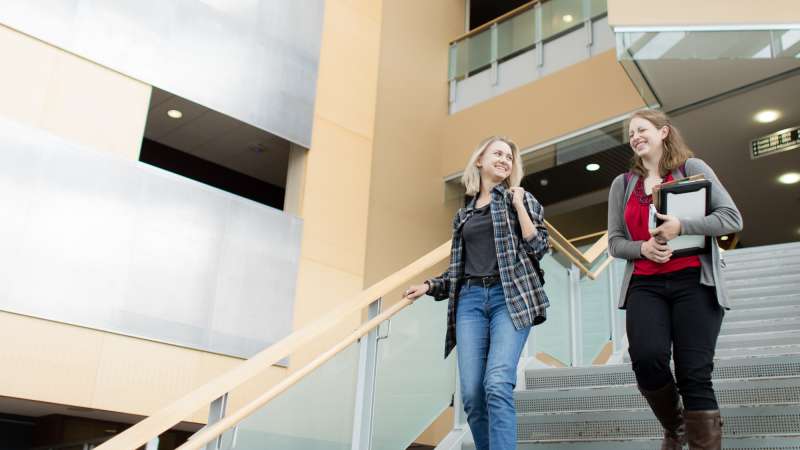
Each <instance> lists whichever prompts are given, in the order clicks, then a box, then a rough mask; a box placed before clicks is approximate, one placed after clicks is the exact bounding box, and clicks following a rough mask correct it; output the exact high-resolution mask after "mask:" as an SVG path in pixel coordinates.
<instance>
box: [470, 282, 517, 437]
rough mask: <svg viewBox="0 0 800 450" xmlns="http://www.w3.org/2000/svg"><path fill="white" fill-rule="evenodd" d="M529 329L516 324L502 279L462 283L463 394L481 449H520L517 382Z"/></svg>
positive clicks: (472, 427) (473, 431) (471, 425)
mask: <svg viewBox="0 0 800 450" xmlns="http://www.w3.org/2000/svg"><path fill="white" fill-rule="evenodd" d="M529 332H530V328H524V329H522V330H517V329H516V328H514V324H513V323H512V322H511V316H510V315H509V313H508V309H507V307H506V299H505V296H504V295H503V287H502V285H501V284H500V283H496V284H494V285H492V286H490V287H488V288H486V287H483V286H482V285H480V284H479V283H470V284H465V285H464V286H463V287H462V288H461V292H460V294H459V297H458V304H457V307H456V337H457V339H458V345H456V350H457V352H458V368H459V374H460V380H461V397H462V399H463V402H464V411H466V413H467V421H468V422H469V427H470V430H471V431H472V436H473V438H474V439H475V447H476V448H477V450H490V449H491V450H514V449H516V448H517V415H516V411H515V409H514V386H515V384H516V382H517V362H518V361H519V356H520V353H522V348H523V347H524V346H525V341H526V340H527V339H528V333H529Z"/></svg>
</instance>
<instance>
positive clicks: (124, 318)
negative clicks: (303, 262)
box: [0, 120, 302, 357]
mask: <svg viewBox="0 0 800 450" xmlns="http://www.w3.org/2000/svg"><path fill="white" fill-rule="evenodd" d="M0 205H2V210H3V219H2V220H0V309H2V310H5V311H11V312H15V313H20V314H26V315H31V316H36V317H41V318H45V319H50V320H55V321H59V322H66V323H71V324H76V325H81V326H86V327H91V328H97V329H101V330H107V331H111V332H116V333H121V334H126V335H131V336H138V337H143V338H147V339H152V340H157V341H163V342H168V343H173V344H177V345H182V346H186V347H191V348H196V349H200V350H206V351H211V352H216V353H223V354H228V355H234V356H242V357H248V356H251V355H253V354H254V353H256V352H257V351H258V350H261V349H262V348H264V347H266V346H268V345H270V344H271V343H274V342H275V341H277V340H278V339H280V338H281V337H283V336H285V335H286V334H288V333H289V332H290V331H291V326H292V311H293V303H294V292H295V282H296V278H297V268H298V265H299V255H300V240H301V231H302V222H301V220H300V219H299V218H297V217H294V216H292V215H289V214H286V213H284V212H282V211H279V210H276V209H273V208H270V207H267V206H264V205H260V204H257V203H254V202H252V201H249V200H247V199H244V198H241V197H238V196H236V195H233V194H230V193H227V192H224V191H221V190H218V189H216V188H212V187H209V186H206V185H203V184H201V183H198V182H196V181H193V180H189V179H187V178H183V177H181V176H179V175H175V174H173V173H170V172H166V171H163V170H160V169H158V168H155V167H152V166H149V165H147V164H143V163H139V162H132V161H126V160H121V159H118V158H115V157H113V156H109V155H105V154H102V153H99V152H95V151H93V150H89V149H85V148H81V147H79V146H77V145H75V144H72V143H70V142H68V141H65V140H63V139H61V138H58V137H55V136H53V135H50V134H48V133H46V132H45V131H42V130H38V129H35V128H31V127H28V126H23V125H19V124H16V123H13V122H10V121H5V120H0Z"/></svg>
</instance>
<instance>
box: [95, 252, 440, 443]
mask: <svg viewBox="0 0 800 450" xmlns="http://www.w3.org/2000/svg"><path fill="white" fill-rule="evenodd" d="M449 255H450V241H448V242H446V243H444V244H442V245H440V246H439V247H437V248H436V249H435V250H433V251H431V252H430V253H428V254H426V255H425V256H423V257H421V258H419V259H417V260H416V261H414V262H413V263H411V264H409V265H408V266H406V267H404V268H403V269H401V270H399V271H397V272H395V273H393V274H392V275H389V276H388V277H386V278H384V279H383V280H381V281H379V282H377V283H375V284H373V285H372V286H370V287H369V288H367V289H365V290H363V291H361V292H360V293H359V294H358V295H356V296H355V297H354V298H353V299H352V300H350V301H348V302H346V303H343V304H341V305H340V306H338V307H336V308H334V309H333V310H332V311H331V312H329V313H328V314H326V315H325V316H323V317H321V318H319V319H317V320H315V321H314V322H312V323H311V324H308V325H306V326H304V327H303V328H301V329H299V330H297V331H295V332H293V333H291V334H290V335H288V336H286V337H285V338H283V339H281V340H280V341H278V342H277V343H275V344H273V345H271V346H269V347H268V348H266V349H264V350H262V351H261V352H260V353H258V354H257V355H255V356H253V357H252V358H250V359H248V360H247V361H244V362H242V363H241V364H239V365H237V366H236V367H234V368H232V369H231V370H229V371H228V372H226V373H224V374H222V375H221V376H220V377H218V378H216V379H214V380H211V381H209V382H208V383H206V384H204V385H203V386H201V387H199V388H197V389H196V390H194V391H192V392H190V393H188V394H186V395H184V396H183V397H181V398H179V399H178V400H175V401H173V402H172V403H171V404H169V405H167V406H166V407H164V408H163V409H161V410H159V411H158V412H156V413H155V414H153V415H152V416H150V417H147V418H145V419H144V420H142V421H141V422H139V423H137V424H135V425H133V426H132V427H130V428H128V429H127V430H125V431H123V432H122V433H119V434H118V435H116V436H114V437H113V438H111V439H109V440H108V441H106V442H105V443H104V444H102V445H100V446H99V447H97V448H98V449H100V450H132V449H136V448H139V447H141V446H143V445H145V444H146V443H147V442H148V441H149V440H150V439H152V438H153V437H154V436H158V435H160V434H161V433H163V432H164V431H166V430H168V429H169V428H171V427H173V426H174V425H175V424H177V423H179V422H180V421H182V420H184V419H185V418H186V417H189V416H190V415H191V414H193V413H194V412H195V411H198V410H200V409H202V408H205V407H206V406H208V405H209V404H211V402H213V401H214V400H216V399H217V398H219V397H222V396H223V395H225V394H226V393H228V392H231V391H233V390H234V389H236V388H237V387H239V386H241V385H242V384H243V383H245V382H246V381H248V380H250V379H252V378H254V377H255V376H256V375H258V374H259V373H261V372H263V371H264V370H265V369H266V368H268V367H270V366H272V365H274V364H275V363H277V362H278V361H280V360H281V359H283V358H285V357H286V356H288V355H290V354H292V353H294V352H295V351H296V350H298V349H300V348H301V347H302V346H303V345H305V344H307V343H308V342H310V341H312V340H313V339H315V338H317V337H319V336H321V335H322V334H324V333H325V332H327V331H329V330H331V329H332V328H333V327H334V326H336V325H337V324H338V323H339V322H341V321H342V320H343V319H344V318H346V317H349V316H350V315H351V314H354V313H358V312H360V311H362V310H363V309H364V308H366V307H367V306H369V304H370V303H372V302H374V301H375V300H376V299H378V298H381V297H383V296H385V295H387V294H388V293H390V292H392V291H394V290H395V289H397V288H399V287H401V286H403V284H404V283H406V282H408V280H410V279H411V278H413V277H415V276H417V275H419V274H420V273H421V272H423V271H425V270H428V269H430V268H431V267H433V266H434V265H436V264H438V263H439V262H441V261H443V260H444V259H446V258H447V257H448V256H449ZM209 428H210V427H209Z"/></svg>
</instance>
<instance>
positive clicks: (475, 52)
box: [465, 30, 492, 72]
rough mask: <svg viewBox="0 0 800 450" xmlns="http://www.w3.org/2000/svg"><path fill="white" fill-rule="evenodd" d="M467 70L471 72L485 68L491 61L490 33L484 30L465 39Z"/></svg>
mask: <svg viewBox="0 0 800 450" xmlns="http://www.w3.org/2000/svg"><path fill="white" fill-rule="evenodd" d="M465 42H466V44H467V53H468V56H467V59H468V61H467V69H468V70H469V71H470V72H472V71H475V70H478V69H481V68H485V67H487V66H488V65H489V64H490V63H491V60H492V32H491V30H485V31H483V32H481V33H478V34H476V35H474V36H471V37H468V38H467V39H466V41H465Z"/></svg>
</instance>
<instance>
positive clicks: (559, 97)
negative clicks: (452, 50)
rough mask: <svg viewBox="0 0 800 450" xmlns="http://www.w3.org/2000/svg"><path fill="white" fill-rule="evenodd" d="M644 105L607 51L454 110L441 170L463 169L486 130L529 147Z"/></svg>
mask: <svg viewBox="0 0 800 450" xmlns="http://www.w3.org/2000/svg"><path fill="white" fill-rule="evenodd" d="M643 106H644V102H643V101H642V98H641V97H640V96H639V94H638V93H637V91H636V89H635V88H634V86H633V84H631V82H630V80H629V79H628V76H627V75H626V74H625V71H624V70H623V69H622V66H620V65H619V64H618V63H617V60H616V56H615V54H614V50H610V51H607V52H605V53H602V54H600V55H598V56H595V57H594V58H591V59H588V60H586V61H584V62H581V63H578V64H575V65H573V66H570V67H568V68H566V69H564V70H561V71H558V72H556V73H554V74H552V75H549V76H546V77H544V78H542V79H540V80H537V81H536V82H534V83H530V84H527V85H525V86H522V87H520V88H517V89H515V90H513V91H510V92H507V93H505V94H503V95H500V96H498V97H495V98H493V99H491V100H488V101H485V102H483V103H480V104H478V105H475V106H473V107H472V108H469V109H466V110H464V111H461V112H458V113H456V114H454V115H452V116H449V117H448V120H447V121H446V124H445V127H444V139H443V140H442V149H443V151H442V155H443V161H442V167H443V170H442V172H441V176H448V175H451V174H453V173H457V172H460V171H462V170H463V169H464V164H465V163H466V160H467V158H468V157H469V155H470V154H471V153H472V151H473V150H474V149H475V147H476V146H477V144H478V143H479V142H480V141H481V140H482V139H484V138H486V137H487V136H491V135H496V134H499V135H505V136H508V137H510V138H511V139H513V140H514V141H515V142H516V143H517V144H518V145H519V146H520V147H521V148H526V147H530V146H533V145H535V144H538V143H541V142H545V141H548V140H550V139H553V138H556V137H558V136H561V135H564V134H567V133H570V132H573V131H575V130H579V129H581V128H584V127H587V126H589V125H593V124H596V123H599V122H602V121H603V120H607V119H609V118H611V117H615V116H619V115H621V114H625V113H627V112H630V111H632V110H635V109H637V108H641V107H643Z"/></svg>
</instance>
